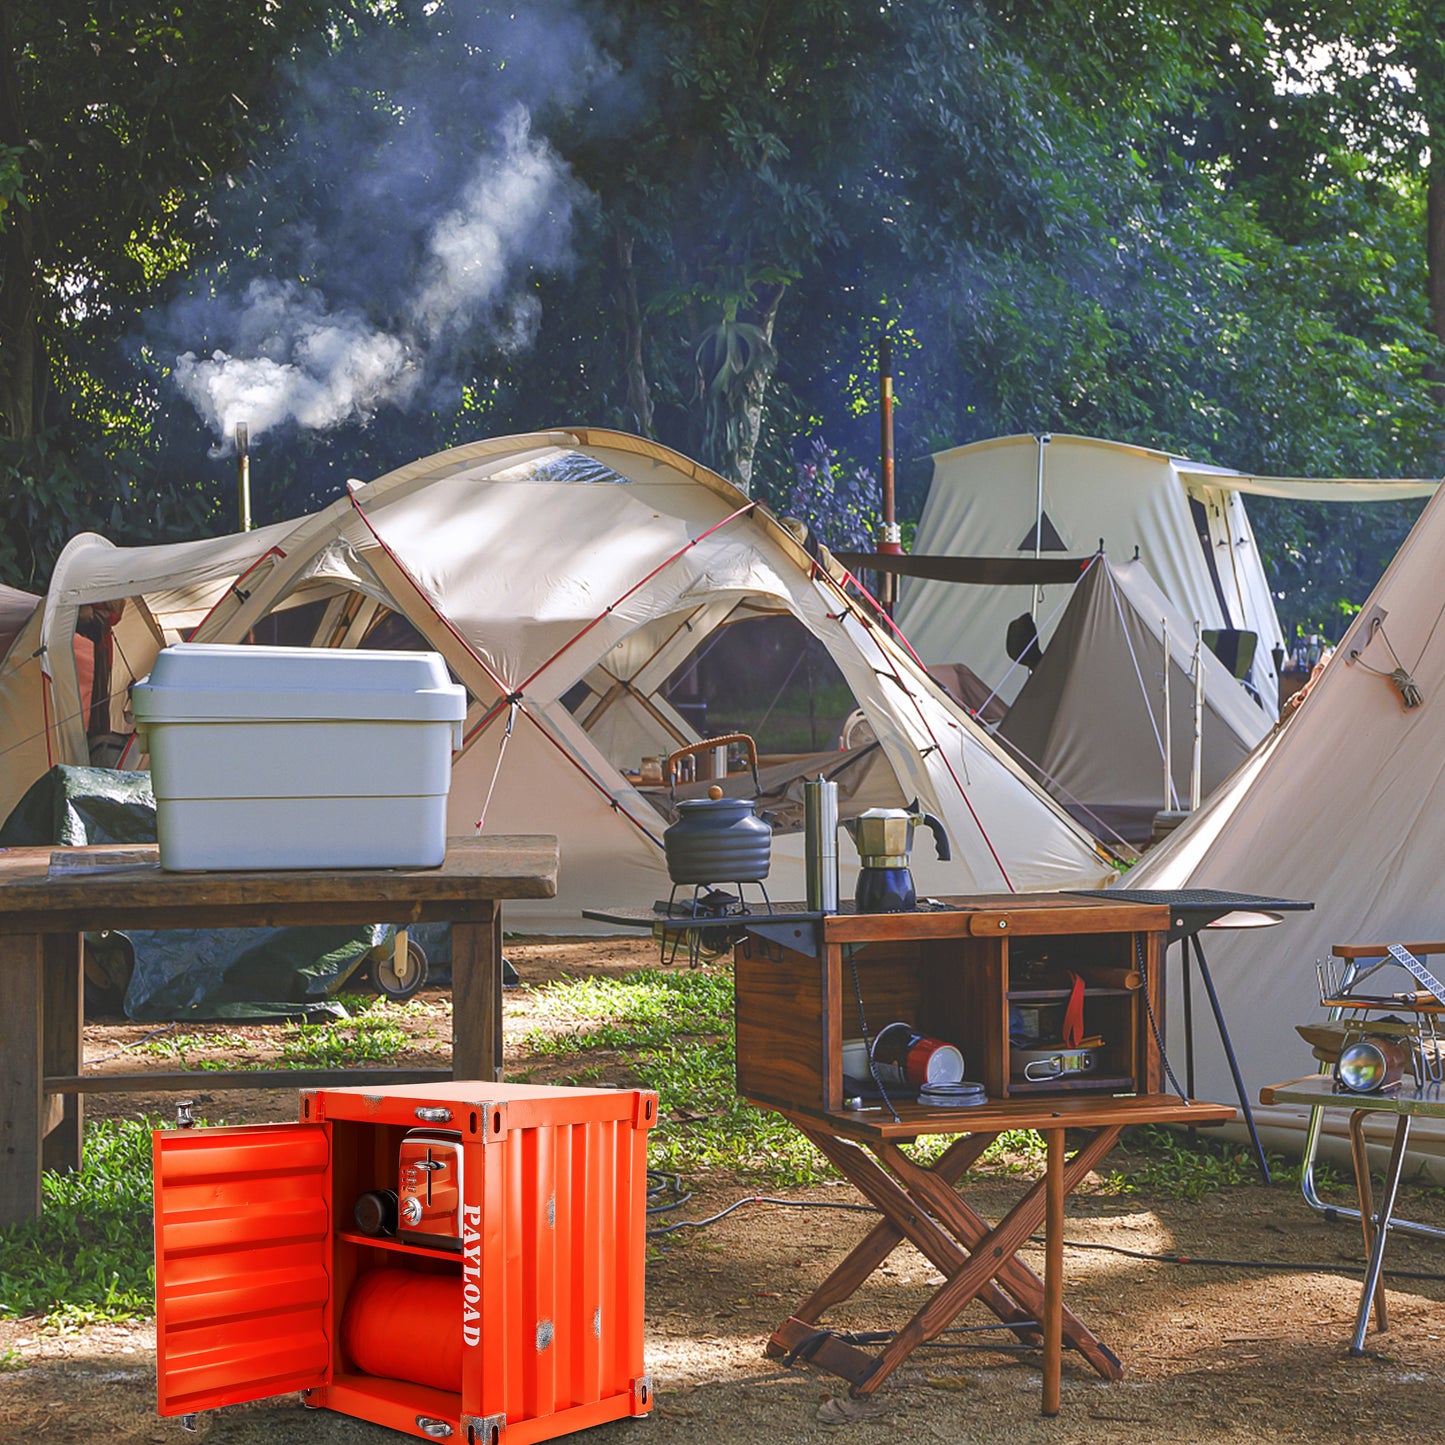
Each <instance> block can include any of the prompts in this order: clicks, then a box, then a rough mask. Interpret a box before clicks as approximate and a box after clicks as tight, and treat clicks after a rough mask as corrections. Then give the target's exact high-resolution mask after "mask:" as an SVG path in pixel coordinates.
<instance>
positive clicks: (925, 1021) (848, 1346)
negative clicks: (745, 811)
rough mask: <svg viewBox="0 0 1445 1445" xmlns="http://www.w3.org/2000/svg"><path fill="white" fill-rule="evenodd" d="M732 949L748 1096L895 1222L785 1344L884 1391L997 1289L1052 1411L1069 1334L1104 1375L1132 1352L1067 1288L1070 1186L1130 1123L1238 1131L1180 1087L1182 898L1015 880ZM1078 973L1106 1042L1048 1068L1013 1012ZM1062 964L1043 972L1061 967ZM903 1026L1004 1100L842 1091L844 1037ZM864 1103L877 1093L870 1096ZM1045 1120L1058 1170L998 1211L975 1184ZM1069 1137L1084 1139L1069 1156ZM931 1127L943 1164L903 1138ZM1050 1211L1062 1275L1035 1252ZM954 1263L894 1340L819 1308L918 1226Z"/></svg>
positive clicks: (934, 1253)
mask: <svg viewBox="0 0 1445 1445" xmlns="http://www.w3.org/2000/svg"><path fill="white" fill-rule="evenodd" d="M748 926H749V929H750V932H749V934H748V936H747V937H746V938H745V939H744V940H743V941H742V942H741V943H740V944H739V945H738V948H737V951H736V961H735V967H734V972H735V977H736V984H737V989H736V1026H737V1084H738V1092H739V1093H740V1094H742V1095H743V1096H744V1097H745V1098H747V1099H749V1100H751V1101H752V1102H753V1103H756V1104H760V1105H763V1106H764V1107H767V1108H771V1109H775V1110H777V1111H778V1112H779V1113H780V1114H782V1115H783V1116H784V1117H785V1118H786V1119H788V1120H789V1121H790V1122H791V1123H793V1124H794V1125H796V1126H797V1128H798V1129H800V1130H801V1131H802V1132H803V1133H804V1134H805V1135H806V1136H807V1138H808V1139H809V1140H810V1141H811V1142H812V1143H813V1144H814V1145H815V1146H816V1147H817V1148H818V1149H819V1151H820V1152H821V1153H822V1154H823V1155H824V1156H825V1157H826V1158H827V1159H829V1160H830V1162H832V1163H833V1164H834V1165H835V1166H836V1167H837V1168H838V1170H839V1171H840V1172H841V1173H842V1174H843V1175H844V1176H845V1177H846V1178H847V1179H848V1180H850V1181H851V1182H852V1183H853V1184H854V1185H856V1186H857V1188H858V1189H859V1190H860V1191H861V1192H862V1194H863V1195H864V1197H865V1198H866V1199H867V1200H868V1201H869V1203H870V1204H872V1205H873V1206H874V1207H875V1208H876V1209H877V1210H878V1212H879V1215H880V1216H881V1217H880V1219H879V1221H878V1223H877V1224H875V1225H874V1227H873V1228H872V1230H870V1231H869V1233H868V1234H867V1235H866V1236H865V1238H864V1239H863V1241H862V1242H861V1243H860V1244H859V1245H858V1246H857V1247H856V1248H855V1249H853V1250H852V1252H851V1253H850V1254H849V1255H848V1256H847V1258H846V1259H845V1260H844V1261H843V1262H842V1263H841V1264H840V1265H838V1267H837V1268H836V1269H834V1270H833V1271H832V1273H831V1274H830V1275H829V1276H828V1278H827V1279H826V1280H825V1281H824V1282H823V1283H822V1284H821V1285H820V1286H819V1287H818V1288H817V1289H816V1290H814V1292H813V1293H812V1294H811V1295H809V1296H808V1298H807V1299H805V1300H804V1301H802V1303H801V1304H799V1305H798V1306H797V1308H796V1309H794V1310H793V1312H792V1314H791V1315H790V1316H789V1318H788V1319H787V1320H785V1321H784V1322H783V1324H781V1325H780V1326H779V1327H778V1328H777V1329H776V1330H775V1331H774V1332H773V1334H772V1337H771V1338H770V1339H769V1341H768V1346H767V1350H768V1353H769V1354H770V1355H772V1356H774V1357H777V1358H783V1359H789V1360H791V1359H797V1358H807V1359H808V1360H810V1361H811V1362H812V1363H813V1364H814V1365H816V1366H818V1367H819V1368H821V1369H824V1370H827V1371H829V1372H831V1373H833V1374H836V1375H839V1376H841V1377H842V1378H843V1379H846V1380H847V1381H848V1382H849V1384H850V1385H851V1387H852V1389H853V1393H854V1394H859V1395H863V1394H868V1393H870V1392H872V1391H874V1390H876V1389H878V1388H879V1386H880V1385H882V1383H883V1382H884V1381H885V1380H886V1379H887V1378H888V1377H889V1375H891V1374H892V1373H893V1371H894V1370H896V1369H897V1368H898V1366H899V1365H900V1364H901V1363H902V1362H903V1361H904V1359H906V1358H907V1356H908V1355H909V1354H910V1353H911V1352H912V1351H913V1350H914V1349H915V1348H917V1346H918V1345H920V1344H922V1343H924V1342H926V1341H928V1340H932V1339H935V1338H937V1337H938V1336H939V1335H940V1334H941V1333H942V1332H943V1331H944V1330H945V1329H947V1328H948V1326H949V1324H950V1323H951V1321H952V1320H953V1319H954V1318H955V1317H956V1316H957V1314H958V1313H959V1311H960V1310H961V1309H963V1307H964V1306H965V1305H967V1304H968V1303H970V1301H972V1300H975V1299H977V1300H980V1301H982V1302H983V1303H984V1304H985V1305H987V1307H988V1308H989V1309H990V1310H992V1311H993V1313H994V1314H995V1315H996V1316H997V1317H998V1319H999V1320H1000V1321H1001V1322H1002V1323H1003V1324H1004V1325H1005V1326H1006V1327H1008V1328H1009V1329H1011V1330H1013V1331H1014V1333H1015V1334H1016V1335H1017V1336H1018V1337H1019V1338H1021V1339H1027V1340H1029V1341H1030V1342H1037V1341H1038V1339H1039V1337H1040V1336H1042V1341H1043V1354H1044V1361H1043V1363H1044V1372H1043V1404H1042V1408H1043V1413H1044V1414H1045V1415H1055V1414H1057V1413H1058V1411H1059V1405H1060V1373H1061V1357H1062V1349H1063V1345H1064V1344H1065V1343H1067V1344H1069V1345H1070V1346H1071V1347H1072V1348H1074V1349H1076V1350H1078V1351H1079V1352H1080V1353H1081V1354H1082V1355H1083V1356H1084V1358H1085V1359H1087V1360H1088V1361H1089V1363H1090V1364H1091V1365H1092V1366H1093V1367H1094V1369H1095V1370H1097V1371H1098V1373H1099V1374H1101V1375H1103V1376H1104V1377H1105V1378H1106V1379H1111V1380H1112V1379H1118V1378H1120V1376H1121V1375H1122V1374H1123V1369H1122V1366H1121V1365H1120V1363H1119V1360H1118V1358H1117V1357H1116V1356H1115V1355H1114V1354H1113V1353H1112V1351H1110V1350H1109V1349H1108V1347H1107V1346H1106V1345H1104V1344H1103V1343H1102V1342H1101V1341H1100V1340H1098V1339H1097V1338H1096V1337H1095V1336H1094V1334H1093V1333H1092V1332H1091V1331H1090V1330H1089V1329H1088V1327H1087V1326H1086V1325H1084V1323H1083V1322H1082V1321H1081V1320H1080V1319H1079V1318H1078V1317H1077V1316H1076V1315H1074V1314H1073V1313H1072V1312H1070V1311H1069V1310H1067V1309H1066V1308H1065V1307H1064V1303H1063V1221H1064V1201H1065V1199H1066V1197H1067V1196H1068V1194H1069V1193H1070V1192H1071V1191H1072V1190H1073V1189H1075V1188H1076V1187H1077V1186H1078V1185H1079V1184H1080V1182H1081V1181H1082V1180H1083V1179H1084V1178H1085V1177H1086V1176H1087V1175H1088V1173H1089V1171H1090V1170H1091V1169H1094V1168H1095V1167H1097V1165H1098V1164H1099V1163H1100V1161H1101V1160H1103V1158H1104V1157H1105V1156H1106V1155H1107V1154H1108V1152H1109V1151H1110V1149H1112V1148H1113V1146H1114V1144H1115V1142H1116V1141H1117V1140H1118V1138H1119V1135H1120V1133H1121V1132H1122V1130H1124V1129H1125V1128H1127V1127H1129V1126H1130V1125H1135V1124H1159V1123H1185V1124H1200V1125H1208V1124H1219V1123H1224V1122H1227V1121H1228V1120H1230V1119H1233V1118H1234V1115H1235V1111H1234V1109H1233V1108H1232V1107H1230V1106H1228V1105H1222V1104H1208V1103H1198V1102H1190V1101H1188V1100H1185V1099H1182V1098H1178V1097H1175V1096H1173V1095H1170V1094H1169V1093H1167V1092H1165V1089H1166V1085H1165V1077H1166V1074H1167V1070H1166V1068H1165V1066H1164V1065H1165V1060H1164V1059H1163V1057H1162V1054H1161V1052H1160V1045H1159V1040H1161V1039H1162V1038H1163V1037H1164V989H1163V974H1164V968H1163V962H1164V949H1165V947H1166V946H1167V942H1168V938H1169V929H1170V913H1169V910H1168V908H1167V907H1166V906H1162V905H1160V904H1157V903H1148V904H1145V903H1138V902H1133V901H1127V900H1126V901H1120V900H1115V899H1112V898H1110V897H1109V895H1108V894H1106V893H1105V894H1098V895H1092V896H1087V897H1085V896H1079V895H1074V894H1007V895H1003V894H999V895H987V896H975V897H961V898H950V899H945V900H942V901H941V902H940V903H939V905H938V906H937V907H935V908H932V909H925V910H920V911H918V912H916V913H894V914H874V915H867V914H856V913H854V914H849V913H837V914H829V915H826V916H824V915H814V916H791V917H790V916H787V915H781V916H778V917H775V918H772V919H765V918H756V917H755V918H753V919H751V920H750V921H749V925H748ZM1045 956H1046V957H1047V959H1049V960H1052V964H1051V965H1050V970H1052V971H1058V970H1063V971H1065V972H1066V975H1070V976H1072V975H1076V976H1077V977H1079V978H1080V979H1081V980H1082V981H1083V983H1084V985H1085V987H1084V989H1083V1001H1084V1012H1085V1025H1084V1031H1085V1033H1087V1034H1098V1035H1099V1036H1101V1037H1102V1039H1103V1043H1102V1044H1100V1045H1099V1046H1098V1047H1097V1048H1094V1049H1093V1050H1091V1052H1092V1053H1093V1054H1094V1055H1095V1067H1094V1069H1093V1071H1092V1072H1090V1073H1087V1074H1081V1075H1076V1076H1072V1077H1060V1078H1052V1079H1048V1080H1038V1079H1031V1078H1029V1077H1027V1076H1026V1075H1025V1074H1024V1073H1023V1071H1022V1070H1021V1069H1020V1068H1019V1067H1018V1063H1019V1061H1018V1060H1016V1059H1014V1058H1013V1056H1012V1054H1013V1046H1012V1044H1011V1041H1010V1014H1011V1009H1013V1008H1014V1007H1016V1006H1021V1005H1034V1006H1046V1005H1054V1006H1056V1007H1057V1008H1058V1009H1059V1011H1060V1012H1062V1009H1063V1005H1064V1001H1065V1000H1066V999H1068V998H1069V997H1070V988H1069V986H1068V985H1067V982H1065V984H1064V986H1063V987H1059V986H1058V985H1057V984H1056V983H1054V982H1052V981H1051V980H1050V979H1049V978H1048V977H1044V978H1040V977H1038V976H1037V970H1038V967H1039V960H1040V959H1041V958H1044V957H1045ZM1050 970H1046V971H1045V972H1046V973H1047V972H1049V971H1050ZM890 1020H898V1021H906V1022H909V1023H910V1026H912V1027H916V1028H917V1029H918V1030H919V1031H920V1032H923V1033H926V1034H928V1035H930V1036H932V1037H935V1038H938V1039H940V1040H943V1041H944V1042H946V1043H950V1044H953V1045H954V1046H956V1047H957V1048H958V1049H959V1050H960V1052H961V1053H962V1054H963V1057H964V1059H965V1076H966V1077H967V1078H969V1079H972V1080H977V1081H979V1082H980V1083H982V1084H983V1085H984V1087H985V1090H986V1092H987V1095H988V1101H987V1102H986V1103H985V1104H983V1105H980V1106H977V1107H972V1108H948V1107H942V1106H939V1105H922V1104H919V1103H918V1102H916V1100H915V1099H913V1098H912V1097H909V1098H908V1099H906V1100H905V1099H903V1098H901V1097H900V1098H899V1099H889V1098H886V1097H884V1098H881V1099H880V1100H879V1101H878V1102H874V1101H873V1100H872V1099H865V1100H864V1101H863V1105H862V1107H850V1099H851V1098H853V1097H855V1096H857V1090H856V1088H855V1087H854V1086H847V1087H845V1083H844V1079H845V1076H844V1073H843V1044H844V1041H845V1039H846V1038H848V1037H849V1036H852V1037H860V1036H861V1037H863V1038H865V1039H866V1038H869V1037H876V1036H877V1034H878V1032H879V1031H880V1030H881V1028H882V1027H883V1026H884V1025H885V1024H886V1023H887V1022H888V1021H890ZM859 1097H861V1096H859ZM1010 1129H1036V1130H1038V1131H1039V1132H1041V1133H1042V1134H1043V1135H1044V1138H1045V1140H1046V1143H1047V1164H1046V1168H1045V1171H1044V1176H1043V1178H1041V1179H1039V1180H1037V1181H1034V1182H1033V1183H1031V1184H1028V1185H1026V1186H1025V1189H1024V1192H1023V1194H1022V1197H1021V1198H1020V1199H1019V1201H1018V1202H1017V1203H1016V1204H1015V1205H1014V1207H1013V1208H1012V1209H1011V1210H1010V1211H1009V1212H1008V1214H1007V1215H1005V1217H1004V1218H1003V1219H1002V1220H1000V1221H999V1222H998V1223H997V1224H994V1225H990V1224H989V1223H988V1222H987V1221H986V1220H985V1219H984V1218H983V1216H982V1215H981V1214H980V1213H979V1212H978V1211H977V1210H975V1209H974V1208H973V1207H972V1206H971V1205H970V1204H969V1203H968V1202H967V1200H966V1199H965V1198H964V1195H963V1193H962V1192H961V1191H960V1185H961V1184H962V1183H963V1182H964V1176H965V1175H966V1173H967V1171H968V1169H969V1168H970V1166H972V1165H973V1164H974V1163H975V1162H976V1161H977V1160H978V1159H979V1158H980V1157H981V1156H982V1155H983V1153H984V1151H985V1150H986V1149H987V1148H988V1147H989V1145H990V1144H991V1143H993V1141H994V1140H995V1139H997V1138H998V1136H999V1135H1000V1134H1001V1133H1004V1132H1005V1131H1007V1130H1010ZM1066 1130H1077V1131H1079V1132H1080V1135H1081V1138H1080V1141H1079V1143H1078V1145H1077V1147H1076V1148H1075V1150H1074V1153H1073V1154H1072V1156H1070V1155H1069V1154H1068V1152H1067V1145H1066V1140H1065V1131H1066ZM926 1134H948V1135H958V1136H960V1137H959V1138H958V1139H957V1140H956V1142H954V1143H953V1144H951V1145H950V1146H949V1147H948V1149H947V1150H946V1151H945V1153H944V1154H943V1155H942V1156H941V1158H939V1159H938V1160H937V1161H936V1162H935V1163H933V1164H932V1165H925V1164H921V1163H920V1162H918V1160H917V1159H915V1158H914V1157H912V1156H911V1155H910V1154H909V1153H908V1152H907V1151H906V1149H905V1146H906V1145H908V1144H909V1143H911V1142H912V1141H914V1140H916V1139H918V1138H919V1137H920V1136H922V1135H926ZM1040 1223H1042V1224H1043V1225H1044V1228H1045V1264H1044V1277H1043V1278H1042V1279H1040V1278H1039V1276H1038V1275H1036V1274H1035V1273H1034V1272H1033V1271H1032V1270H1030V1269H1029V1268H1028V1267H1027V1266H1026V1265H1024V1264H1023V1262H1022V1261H1021V1260H1019V1259H1018V1257H1017V1256H1018V1251H1019V1249H1020V1248H1021V1247H1022V1246H1023V1245H1024V1244H1025V1243H1026V1242H1027V1241H1028V1240H1029V1238H1030V1236H1031V1235H1032V1234H1033V1233H1034V1232H1035V1230H1037V1228H1038V1227H1039V1225H1040ZM905 1239H906V1240H908V1241H910V1242H911V1243H912V1244H913V1245H915V1246H916V1247H917V1249H918V1250H919V1251H920V1252H921V1253H922V1254H923V1255H924V1256H925V1258H927V1259H928V1260H929V1261H930V1262H931V1263H932V1264H933V1265H934V1266H935V1268H937V1269H938V1270H939V1272H940V1273H941V1274H942V1275H943V1276H944V1281H943V1283H942V1284H941V1285H940V1286H939V1287H938V1288H937V1290H936V1291H935V1292H934V1294H933V1295H932V1296H931V1298H930V1299H929V1300H928V1301H927V1303H926V1304H925V1305H924V1306H923V1308H922V1309H920V1310H919V1311H918V1312H917V1313H916V1314H915V1315H914V1316H913V1317H912V1318H911V1319H910V1320H909V1321H908V1322H907V1323H906V1324H905V1325H904V1326H903V1327H902V1328H901V1329H900V1330H898V1331H897V1332H896V1333H895V1334H893V1336H892V1338H891V1339H890V1340H889V1341H888V1343H887V1344H886V1345H884V1347H883V1348H882V1349H881V1350H880V1351H878V1352H877V1353H873V1354H870V1353H868V1352H867V1351H865V1350H863V1349H860V1348H859V1347H858V1346H857V1345H856V1344H853V1343H850V1342H849V1341H848V1340H846V1339H843V1338H841V1337H840V1336H839V1335H838V1334H836V1333H834V1332H833V1331H831V1330H829V1329H827V1328H826V1327H824V1326H823V1325H822V1323H821V1321H822V1318H823V1316H824V1314H825V1313H826V1312H827V1310H829V1309H830V1308H832V1307H833V1306H835V1305H837V1304H839V1303H841V1302H842V1301H843V1300H846V1299H848V1298H850V1297H851V1296H852V1295H853V1294H854V1293H855V1292H856V1291H857V1290H858V1288H859V1287H860V1286H861V1285H862V1284H863V1282H864V1281H865V1280H866V1279H867V1278H868V1277H869V1276H870V1275H871V1274H872V1273H873V1272H874V1271H875V1270H877V1269H878V1268H879V1267H880V1266H881V1265H882V1264H883V1262H884V1261H885V1260H886V1259H887V1258H888V1256H889V1254H890V1253H891V1252H892V1251H893V1250H894V1249H895V1248H896V1247H897V1246H898V1245H899V1244H901V1243H902V1242H903V1241H904V1240H905Z"/></svg>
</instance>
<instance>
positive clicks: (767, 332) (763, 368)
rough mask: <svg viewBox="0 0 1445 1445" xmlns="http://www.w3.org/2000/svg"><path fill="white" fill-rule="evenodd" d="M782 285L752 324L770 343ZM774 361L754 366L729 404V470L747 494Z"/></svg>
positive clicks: (768, 297)
mask: <svg viewBox="0 0 1445 1445" xmlns="http://www.w3.org/2000/svg"><path fill="white" fill-rule="evenodd" d="M784 289H785V288H784V287H782V286H774V287H772V288H771V289H770V290H769V291H768V293H767V294H766V296H765V297H764V298H763V301H762V304H761V305H760V306H759V308H758V314H757V319H756V321H755V323H754V324H755V325H756V326H757V327H758V329H759V330H760V331H761V332H762V333H763V336H764V337H765V338H766V340H767V343H768V345H769V347H771V346H772V344H773V326H774V324H775V323H776V321H777V319H778V307H779V306H780V305H781V304H782V300H783V291H784ZM773 370H774V363H773V362H771V361H770V362H768V363H767V364H766V365H760V366H756V367H754V368H753V370H752V371H750V372H749V373H748V375H747V376H746V377H744V378H743V381H742V384H741V385H740V386H739V387H738V389H737V392H736V394H735V396H733V397H731V398H729V404H730V405H732V406H734V407H735V408H736V409H737V416H736V422H737V425H736V437H737V443H736V447H735V449H734V451H733V454H732V456H730V457H729V458H728V474H729V476H730V477H731V479H732V480H733V481H735V482H736V483H737V484H738V486H740V487H741V488H742V489H743V491H745V492H747V493H748V494H749V495H751V494H752V490H753V462H754V460H755V459H756V457H757V451H758V436H759V434H760V433H761V431H762V427H763V403H764V401H765V399H766V397H767V391H768V382H769V381H771V380H772V376H773Z"/></svg>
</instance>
